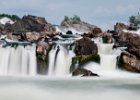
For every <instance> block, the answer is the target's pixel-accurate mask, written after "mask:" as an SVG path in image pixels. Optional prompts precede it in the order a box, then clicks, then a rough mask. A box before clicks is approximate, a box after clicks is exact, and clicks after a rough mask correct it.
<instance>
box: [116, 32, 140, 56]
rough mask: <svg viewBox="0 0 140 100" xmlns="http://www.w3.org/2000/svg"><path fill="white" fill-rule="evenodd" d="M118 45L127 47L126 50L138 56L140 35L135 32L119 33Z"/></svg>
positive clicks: (139, 53) (139, 54)
mask: <svg viewBox="0 0 140 100" xmlns="http://www.w3.org/2000/svg"><path fill="white" fill-rule="evenodd" d="M118 42H119V46H125V47H128V49H127V51H128V52H130V53H132V54H134V55H136V56H137V57H138V58H140V36H139V35H138V34H135V33H125V32H121V33H119V37H118Z"/></svg>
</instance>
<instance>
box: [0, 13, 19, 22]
mask: <svg viewBox="0 0 140 100" xmlns="http://www.w3.org/2000/svg"><path fill="white" fill-rule="evenodd" d="M2 17H7V18H9V19H11V20H13V21H16V20H20V18H19V17H18V16H17V15H9V14H4V13H3V14H0V18H2Z"/></svg>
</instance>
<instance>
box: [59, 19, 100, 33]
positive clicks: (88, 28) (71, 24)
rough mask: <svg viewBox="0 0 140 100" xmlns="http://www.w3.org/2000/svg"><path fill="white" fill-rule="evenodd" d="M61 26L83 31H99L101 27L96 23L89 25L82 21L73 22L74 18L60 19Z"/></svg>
mask: <svg viewBox="0 0 140 100" xmlns="http://www.w3.org/2000/svg"><path fill="white" fill-rule="evenodd" d="M61 26H64V27H67V28H69V29H75V30H76V31H78V32H83V33H100V32H101V29H100V28H99V27H97V26H96V25H91V24H89V23H86V22H84V21H80V22H75V21H74V20H67V21H65V20H64V21H62V23H61Z"/></svg>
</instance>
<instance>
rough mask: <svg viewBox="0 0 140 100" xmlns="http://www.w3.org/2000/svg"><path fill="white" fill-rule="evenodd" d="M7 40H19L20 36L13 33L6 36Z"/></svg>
mask: <svg viewBox="0 0 140 100" xmlns="http://www.w3.org/2000/svg"><path fill="white" fill-rule="evenodd" d="M7 38H8V39H10V40H20V39H21V36H20V35H14V34H13V33H9V34H7Z"/></svg>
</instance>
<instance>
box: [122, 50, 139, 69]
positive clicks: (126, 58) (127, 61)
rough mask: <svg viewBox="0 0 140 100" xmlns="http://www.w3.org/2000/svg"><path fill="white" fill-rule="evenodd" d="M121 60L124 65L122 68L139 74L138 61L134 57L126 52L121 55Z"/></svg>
mask: <svg viewBox="0 0 140 100" xmlns="http://www.w3.org/2000/svg"><path fill="white" fill-rule="evenodd" d="M121 60H122V63H123V64H124V65H123V66H122V67H123V68H124V69H126V70H129V71H131V72H140V60H138V58H137V57H136V56H135V55H132V54H130V53H128V52H123V53H122V54H121Z"/></svg>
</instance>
